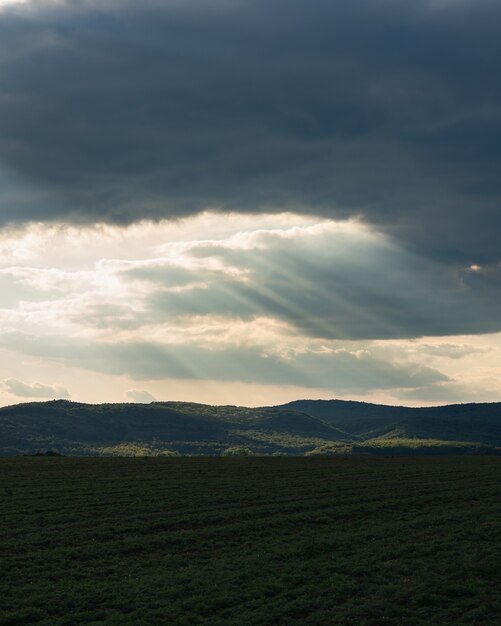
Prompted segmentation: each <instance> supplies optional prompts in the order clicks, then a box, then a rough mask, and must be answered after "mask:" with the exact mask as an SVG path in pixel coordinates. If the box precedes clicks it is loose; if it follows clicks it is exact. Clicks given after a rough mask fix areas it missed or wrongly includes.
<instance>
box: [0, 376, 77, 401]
mask: <svg viewBox="0 0 501 626" xmlns="http://www.w3.org/2000/svg"><path fill="white" fill-rule="evenodd" d="M0 386H1V387H2V388H3V389H5V390H6V391H7V392H8V393H10V394H12V395H13V396H18V397H20V398H51V399H55V398H59V399H68V398H69V397H70V394H69V392H68V390H67V389H65V388H64V387H61V386H59V385H42V384H41V383H23V382H22V381H20V380H17V379H15V378H6V379H5V380H2V381H0Z"/></svg>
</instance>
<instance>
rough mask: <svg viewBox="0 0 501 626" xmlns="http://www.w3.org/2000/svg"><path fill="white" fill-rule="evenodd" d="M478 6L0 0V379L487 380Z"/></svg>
mask: <svg viewBox="0 0 501 626" xmlns="http://www.w3.org/2000/svg"><path fill="white" fill-rule="evenodd" d="M500 20H501V4H500V3H499V2H496V1H494V0H415V1H414V2H409V1H408V0H336V1H332V0H316V1H315V2H311V1H308V0H287V2H285V1H284V0H210V1H209V0H142V2H132V1H131V0H99V1H97V0H40V1H35V0H0V42H1V43H0V405H8V404H13V403H18V402H26V401H33V400H47V399H53V398H66V399H71V400H74V401H83V402H106V401H108V402H151V401H153V400H189V401H196V402H208V403H212V404H240V405H248V406H255V405H271V404H279V403H283V402H287V401H290V400H294V399H299V398H326V399H328V398H341V399H356V400H363V401H370V402H381V403H388V404H402V405H411V406H421V405H433V404H444V403H453V402H487V401H501V247H500V236H499V233H500V232H501V211H500V207H501V178H500V176H499V172H500V171H501V169H500V166H501V82H500V81H499V67H500V66H501V39H500V38H499V32H498V30H499V27H498V25H499V23H500Z"/></svg>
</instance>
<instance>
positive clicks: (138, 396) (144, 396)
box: [125, 389, 156, 404]
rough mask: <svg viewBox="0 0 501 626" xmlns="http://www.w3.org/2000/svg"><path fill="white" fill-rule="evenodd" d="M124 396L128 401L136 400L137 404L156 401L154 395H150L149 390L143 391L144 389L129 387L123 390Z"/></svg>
mask: <svg viewBox="0 0 501 626" xmlns="http://www.w3.org/2000/svg"><path fill="white" fill-rule="evenodd" d="M125 397H126V399H127V400H129V401H131V402H138V403H139V404H149V403H150V402H156V398H155V396H152V395H151V393H150V392H149V391H145V390H144V389H129V390H128V391H126V392H125Z"/></svg>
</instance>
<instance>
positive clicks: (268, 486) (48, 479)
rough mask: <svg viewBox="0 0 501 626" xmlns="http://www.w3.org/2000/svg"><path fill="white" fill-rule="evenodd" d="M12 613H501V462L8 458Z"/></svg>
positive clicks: (182, 620)
mask: <svg viewBox="0 0 501 626" xmlns="http://www.w3.org/2000/svg"><path fill="white" fill-rule="evenodd" d="M0 497H1V501H0V502H1V506H0V512H1V518H0V566H1V569H0V603H1V604H0V624H2V625H5V624H16V625H17V624H32V623H38V624H47V625H51V626H52V625H62V624H67V625H73V624H103V623H106V624H117V625H122V624H139V625H140V624H152V625H153V624H155V625H159V624H168V625H171V624H186V625H187V626H188V625H189V626H191V625H193V624H211V625H218V624H235V625H237V624H238V625H240V624H265V625H268V624H298V625H299V624H318V625H327V624H350V625H352V624H360V625H363V624H405V625H406V626H407V625H412V624H469V625H470V624H499V623H501V593H500V592H501V587H500V565H499V564H500V562H501V545H500V544H501V459H500V458H499V457H497V458H496V457H460V458H458V457H440V458H418V457H406V458H403V459H399V458H364V457H351V458H322V457H318V458H256V457H250V458H167V459H158V458H150V459H138V458H136V459H120V458H112V459H108V458H99V459H92V458H8V459H7V458H4V459H0Z"/></svg>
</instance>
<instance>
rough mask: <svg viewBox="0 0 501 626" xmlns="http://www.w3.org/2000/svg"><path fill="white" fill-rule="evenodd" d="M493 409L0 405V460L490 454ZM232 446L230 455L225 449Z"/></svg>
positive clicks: (495, 435)
mask: <svg viewBox="0 0 501 626" xmlns="http://www.w3.org/2000/svg"><path fill="white" fill-rule="evenodd" d="M497 446H501V404H497V403H492V404H462V405H461V404H458V405H450V406H445V407H432V408H408V407H393V406H384V405H376V404H369V403H363V402H349V401H342V400H329V401H323V400H299V401H295V402H291V403H288V404H285V405H282V406H277V407H259V408H246V407H237V406H211V405H204V404H196V403H190V402H153V403H151V404H96V405H94V404H83V403H77V402H70V401H67V400H54V401H49V402H30V403H24V404H18V405H13V406H8V407H3V408H0V454H1V455H18V454H36V453H42V452H44V451H45V452H46V451H49V450H56V451H58V452H60V453H62V454H74V455H103V454H104V455H145V456H146V455H152V454H173V453H174V454H211V455H219V454H224V453H231V452H232V451H233V452H239V451H240V452H245V449H247V450H250V451H251V452H252V453H254V454H274V453H279V454H295V455H297V454H305V453H306V454H315V453H319V454H346V453H353V452H358V453H370V454H388V453H397V452H398V453H400V454H403V453H416V452H421V453H428V454H440V453H450V452H460V453H485V452H493V453H498V452H500V451H501V450H498V449H496V447H497ZM235 448H236V450H235Z"/></svg>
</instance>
